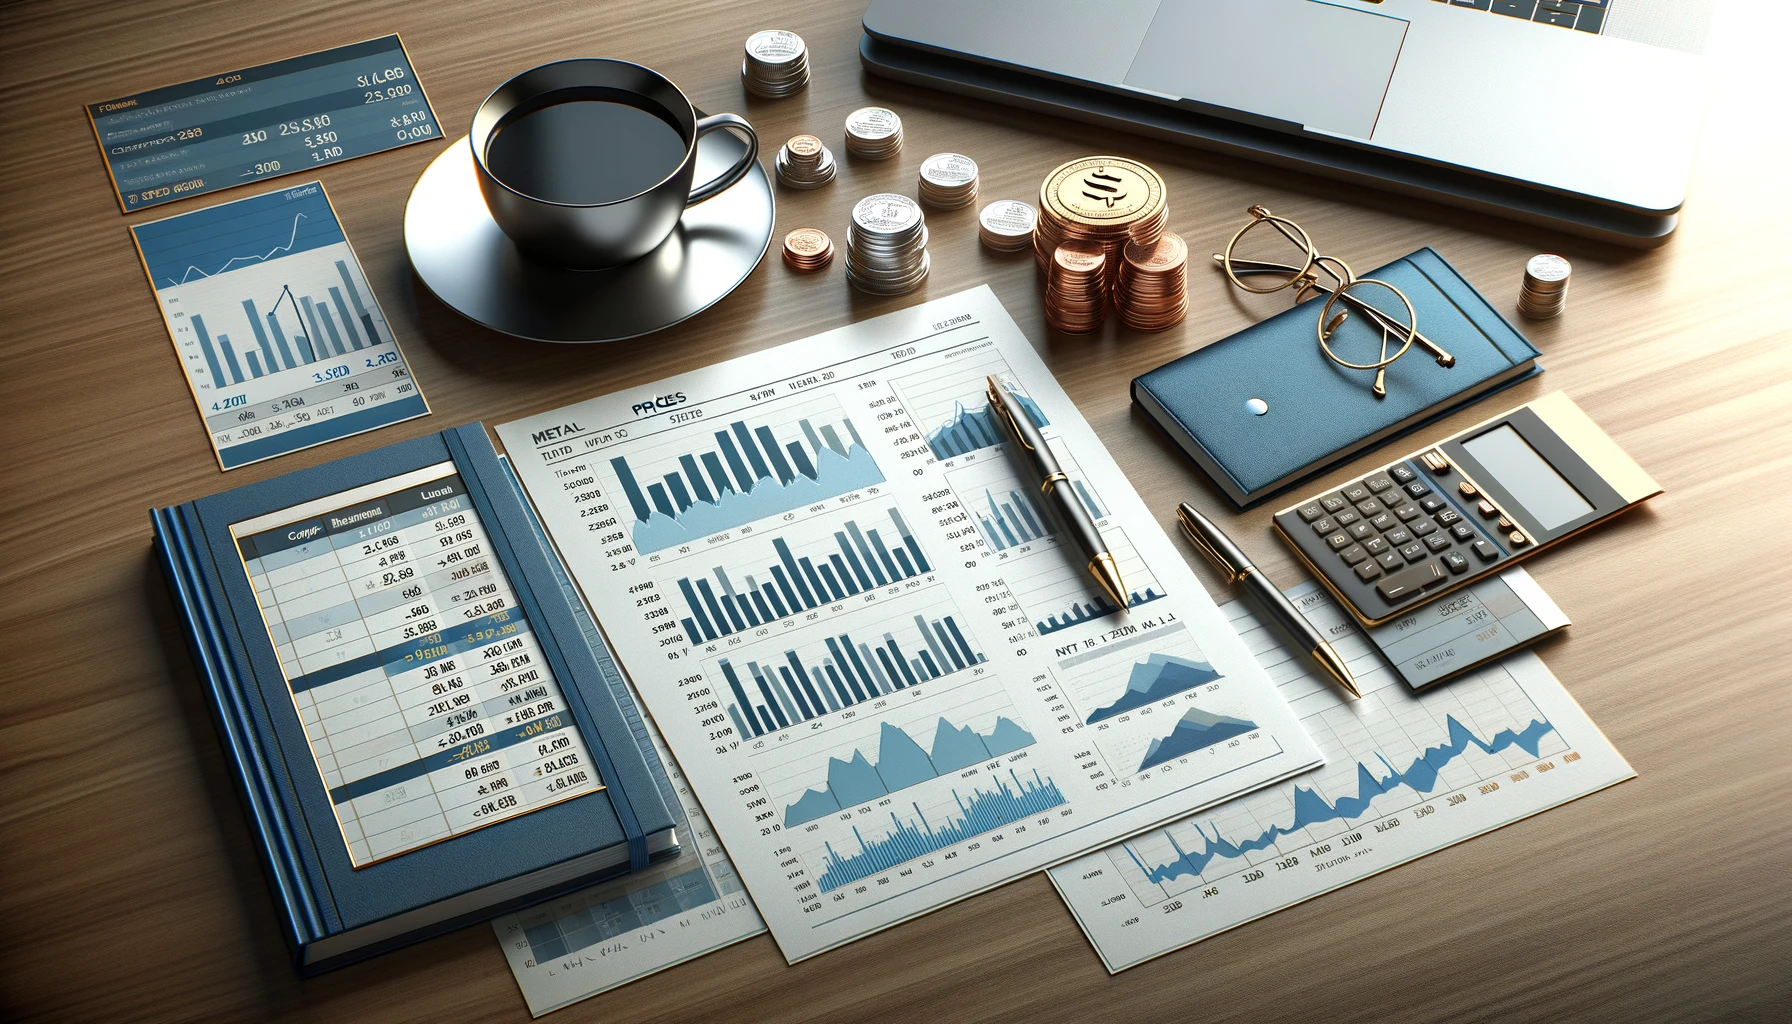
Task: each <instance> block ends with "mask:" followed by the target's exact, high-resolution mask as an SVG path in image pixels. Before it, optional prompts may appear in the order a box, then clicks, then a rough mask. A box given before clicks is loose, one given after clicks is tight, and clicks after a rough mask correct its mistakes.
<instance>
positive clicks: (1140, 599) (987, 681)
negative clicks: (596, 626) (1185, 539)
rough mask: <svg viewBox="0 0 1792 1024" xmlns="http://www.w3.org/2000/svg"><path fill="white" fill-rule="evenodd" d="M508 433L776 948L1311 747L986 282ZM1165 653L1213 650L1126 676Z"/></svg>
mask: <svg viewBox="0 0 1792 1024" xmlns="http://www.w3.org/2000/svg"><path fill="white" fill-rule="evenodd" d="M986 375H994V376H997V377H998V378H999V379H1000V380H1001V381H1003V382H1004V386H1005V387H1007V388H1008V389H1009V390H1010V391H1011V392H1012V393H1013V394H1015V395H1017V396H1020V397H1021V398H1023V399H1024V402H1023V405H1025V406H1027V407H1028V408H1029V409H1031V410H1032V412H1030V413H1029V415H1032V416H1034V417H1035V419H1036V420H1037V421H1038V422H1040V423H1041V424H1044V426H1043V427H1042V429H1044V430H1046V431H1047V432H1048V434H1049V436H1050V437H1051V439H1052V443H1053V445H1054V447H1056V448H1057V449H1058V450H1059V451H1060V452H1061V457H1062V459H1063V461H1064V462H1065V464H1066V465H1069V466H1074V467H1075V476H1076V479H1077V481H1078V483H1079V484H1080V487H1079V489H1078V491H1077V493H1078V494H1079V495H1080V500H1083V501H1084V502H1086V503H1087V505H1088V507H1089V510H1090V511H1091V512H1092V513H1093V514H1094V515H1096V516H1098V517H1099V519H1100V522H1101V529H1102V532H1103V535H1104V536H1106V537H1107V538H1108V541H1109V544H1110V545H1111V546H1112V547H1113V549H1114V550H1115V553H1116V555H1117V556H1118V558H1119V561H1120V567H1121V572H1122V574H1123V575H1124V577H1125V579H1126V581H1127V583H1128V585H1129V587H1128V589H1129V591H1130V592H1131V593H1132V597H1131V599H1130V600H1128V601H1127V604H1128V606H1129V607H1127V608H1117V607H1114V606H1113V605H1111V604H1109V603H1108V602H1107V601H1106V600H1104V599H1103V598H1102V597H1101V596H1100V595H1098V594H1094V593H1092V592H1091V591H1092V589H1093V587H1094V584H1093V581H1092V580H1090V579H1089V577H1088V574H1087V573H1086V572H1085V571H1084V570H1083V567H1082V566H1081V565H1080V564H1073V563H1072V561H1071V560H1070V559H1069V558H1067V556H1066V552H1065V550H1064V547H1063V545H1061V544H1060V543H1059V542H1058V540H1057V539H1056V537H1055V536H1054V531H1055V529H1056V528H1055V527H1054V526H1053V525H1052V523H1051V521H1049V520H1048V519H1047V513H1046V512H1045V511H1044V510H1042V509H1041V508H1040V507H1039V506H1038V505H1037V504H1036V503H1029V502H1027V501H1026V499H1025V496H1024V495H1025V493H1026V492H1027V491H1035V492H1036V491H1037V487H1036V486H1032V487H1029V486H1026V485H1023V484H1022V483H1021V482H1020V480H1019V479H1017V478H1016V476H1015V474H1014V472H1013V471H1012V469H1011V468H1010V467H1009V466H1008V465H1007V454H1006V448H1005V446H1002V445H999V444H991V443H988V442H991V441H992V440H993V435H991V434H990V432H989V427H990V424H989V423H988V422H987V413H986V412H984V411H983V405H984V403H983V402H982V400H981V397H980V396H983V395H984V393H985V391H984V388H985V377H986ZM942 428H943V429H942ZM929 435H932V437H931V440H930V438H929ZM498 436H499V437H500V438H501V439H502V441H503V443H504V447H505V449H506V452H507V453H508V455H509V457H510V459H511V460H512V462H513V463H514V464H515V466H516V468H517V473H518V475H519V476H520V477H521V478H522V480H523V483H524V486H525V488H526V489H527V491H528V494H529V498H530V500H531V501H532V502H534V503H535V504H536V506H537V508H538V510H539V511H540V514H541V519H542V521H543V522H544V523H545V524H546V526H547V528H548V531H549V533H550V535H551V537H552V540H553V542H554V545H555V547H556V548H557V549H558V551H559V552H560V554H561V555H562V556H563V557H564V558H565V560H566V564H567V567H568V569H569V570H570V572H571V574H572V576H573V578H574V579H575V581H576V582H577V584H578V586H579V589H580V592H581V593H582V594H583V595H584V596H585V598H586V599H587V600H588V601H589V602H590V603H591V606H592V610H593V612H594V613H595V614H596V615H597V616H598V618H599V620H600V621H601V622H602V623H603V625H604V635H605V639H606V640H607V641H608V642H609V643H610V645H611V646H612V648H613V649H614V650H615V651H616V653H617V656H618V658H619V659H620V660H621V662H622V663H623V664H624V665H625V666H627V668H628V670H629V673H630V675H631V676H632V677H633V678H634V679H635V681H636V682H637V684H638V686H639V690H640V693H641V697H642V700H643V701H644V702H645V703H646V705H647V707H648V709H649V710H650V711H651V712H652V716H653V720H654V722H655V724H656V725H658V726H659V727H660V729H661V730H662V731H663V734H664V736H665V737H666V740H667V742H668V743H669V744H670V745H671V748H672V750H673V752H674V753H675V754H676V755H677V759H678V763H679V765H680V767H681V768H682V769H683V770H684V772H685V773H686V777H687V778H689V779H690V781H691V784H692V785H693V786H694V787H695V790H696V793H697V796H698V797H699V798H700V799H701V801H702V804H703V809H704V811H705V812H706V814H707V815H708V818H709V820H710V821H711V822H713V823H714V824H715V828H716V832H717V835H718V836H719V837H720V839H721V841H722V842H723V843H725V844H726V846H727V850H728V853H729V855H730V857H731V859H732V862H733V864H734V866H735V868H736V870H738V872H739V874H740V877H741V879H742V880H743V881H744V882H745V884H746V886H747V890H748V891H749V892H750V893H751V894H752V897H753V902H754V904H755V905H756V906H757V907H758V908H759V911H760V913H761V914H763V915H764V918H765V921H766V924H767V926H768V927H769V928H770V929H771V932H772V934H773V936H774V937H775V938H776V939H777V941H778V945H779V948H780V949H782V950H783V952H784V954H785V956H786V957H788V958H789V959H790V960H792V961H795V960H800V959H803V958H805V957H808V956H813V955H815V954H817V953H820V952H822V951H824V950H827V949H831V948H833V947H835V946H838V945H840V944H842V943H845V942H850V941H852V940H853V939H856V938H858V937H860V936H863V935H868V934H871V933H872V932H875V931H877V930H879V929H882V928H885V927H888V926H889V925H891V924H894V923H896V922H898V921H901V920H904V919H907V918H910V917H914V916H916V915H918V914H924V913H927V912H928V911H930V910H932V909H934V908H935V907H939V906H942V905H944V904H946V903H949V902H951V901H953V900H957V899H961V898H963V897H965V896H967V895H969V894H971V893H973V892H977V891H979V890H982V889H986V888H989V887H991V886H995V885H1000V884H1002V883H1004V882H1007V881H1010V880H1012V879H1015V878H1018V877H1021V876H1022V875H1025V874H1028V873H1030V872H1034V871H1038V870H1041V869H1043V868H1044V867H1045V866H1046V865H1048V864H1053V863H1057V862H1059V861H1061V860H1063V859H1064V858H1066V857H1071V856H1075V855H1077V854H1078V853H1080V852H1083V851H1086V850H1089V849H1092V848H1097V847H1101V846H1104V845H1106V844H1107V843H1110V842H1113V841H1115V840H1117V839H1119V838H1121V837H1123V836H1129V835H1134V834H1136V833H1138V832H1139V831H1141V830H1144V829H1148V828H1151V827H1154V826H1159V825H1162V824H1164V823H1166V822H1169V821H1174V820H1176V819H1179V818H1182V817H1185V816H1187V815H1188V814H1189V813H1191V812H1193V811H1194V810H1196V809H1198V808H1201V807H1205V806H1208V805H1210V804H1212V803H1215V802H1217V801H1220V800H1224V799H1227V798H1229V797H1232V796H1235V795H1237V794H1239V793H1241V792H1244V791H1246V790H1249V789H1252V788H1255V787H1259V786H1264V785H1269V784H1272V783H1275V782H1278V781H1281V780H1283V779H1286V778H1289V777H1290V776H1292V775H1294V774H1296V773H1299V772H1301V771H1304V770H1306V769H1308V768H1311V767H1313V766H1314V765H1316V764H1318V763H1319V752H1318V748H1317V747H1316V746H1314V744H1313V743H1312V741H1311V740H1310V739H1309V738H1308V737H1307V735H1306V733H1305V732H1304V731H1302V729H1301V728H1300V726H1299V724H1298V722H1297V721H1296V720H1295V718H1294V716H1293V714H1292V712H1290V710H1289V709H1288V707H1287V706H1286V705H1285V704H1284V703H1282V701H1281V700H1280V699H1279V698H1278V697H1277V695H1276V692H1275V688H1274V684H1273V683H1271V682H1270V680H1269V677H1268V676H1267V675H1266V674H1265V673H1264V672H1263V670H1262V669H1261V668H1260V667H1259V666H1258V665H1257V663H1256V662H1255V661H1254V660H1253V659H1252V658H1251V655H1250V652H1249V651H1248V650H1246V649H1245V647H1244V645H1243V643H1242V642H1241V641H1240V640H1239V638H1238V635H1237V634H1236V633H1235V632H1234V631H1233V630H1232V627H1231V626H1230V625H1228V623H1227V622H1226V619H1225V617H1224V616H1222V615H1221V614H1220V612H1219V609H1218V607H1217V606H1216V605H1214V604H1213V602H1212V601H1211V600H1210V599H1209V598H1208V597H1207V594H1206V592H1205V591H1204V590H1203V589H1202V588H1201V586H1200V585H1199V584H1198V583H1197V582H1196V580H1195V579H1194V576H1193V574H1192V573H1191V572H1190V571H1189V569H1188V566H1187V563H1185V562H1184V561H1183V559H1182V556H1181V555H1180V554H1179V553H1178V551H1177V549H1176V547H1175V545H1174V544H1173V543H1172V542H1171V540H1170V538H1168V537H1167V536H1165V534H1164V532H1163V529H1162V528H1161V527H1160V526H1159V525H1158V524H1157V521H1156V519H1155V518H1154V517H1153V516H1152V515H1151V514H1150V512H1149V511H1148V510H1147V509H1146V508H1145V505H1144V502H1143V501H1141V500H1140V499H1139V496H1138V494H1137V492H1135V491H1134V490H1133V489H1132V487H1131V485H1130V484H1129V483H1128V482H1127V479H1126V476H1125V475H1124V474H1123V473H1121V472H1120V468H1119V466H1118V465H1117V464H1115V462H1114V459H1113V458H1112V456H1111V455H1109V453H1108V452H1107V451H1106V449H1104V448H1103V447H1102V446H1101V442H1100V440H1099V439H1098V438H1097V437H1096V436H1095V432H1094V431H1093V430H1092V429H1091V428H1090V427H1089V424H1088V423H1087V422H1086V421H1084V420H1083V418H1082V417H1081V416H1080V415H1079V414H1078V412H1077V409H1076V406H1075V404H1074V403H1072V402H1071V401H1070V399H1069V397H1068V396H1067V395H1065V394H1064V391H1063V389H1062V388H1060V387H1059V386H1058V384H1057V382H1056V381H1055V380H1053V379H1052V376H1051V373H1050V372H1049V371H1048V370H1047V369H1046V367H1045V365H1044V363H1043V362H1042V361H1041V360H1040V358H1039V355H1038V353H1037V352H1036V351H1035V350H1034V348H1033V346H1032V345H1031V344H1030V343H1029V342H1028V341H1027V339H1026V337H1025V336H1024V335H1022V334H1021V332H1020V329H1019V328H1018V327H1017V326H1016V325H1015V324H1014V321H1013V320H1012V319H1010V318H1009V317H1008V315H1007V313H1006V312H1005V311H1004V310H1003V309H1002V307H1001V304H1000V303H999V302H997V301H996V299H995V296H994V294H993V293H992V292H991V291H990V290H989V289H987V288H978V289H974V290H972V291H968V292H964V293H962V294H959V295H955V296H949V297H946V298H943V299H938V300H935V301H932V302H924V303H920V304H918V305H915V306H912V307H910V308H908V309H903V310H898V311H896V312H893V313H889V314H886V315H884V316H881V317H877V318H875V319H871V320H866V321H863V322H860V323H855V324H852V325H850V326H847V327H842V328H839V329H836V330H832V331H829V332H827V333H825V334H820V335H817V336H815V337H812V338H807V339H805V340H802V341H797V342H792V343H790V344H788V345H783V346H779V347H776V348H771V349H766V350H763V351H759V352H755V353H752V354H750V355H746V356H742V357H740V358H737V359H732V360H729V361H727V362H725V363H721V364H719V365H716V366H711V367H707V368H704V369H700V370H695V371H692V372H690V373H685V374H681V375H679V376H676V377H669V378H667V379H665V380H660V381H654V382H651V383H640V384H637V385H634V386H631V387H630V388H629V390H628V391H626V392H622V393H618V394H613V395H605V396H602V397H599V398H593V399H589V400H587V401H583V402H579V403H577V404H574V405H571V406H568V407H566V408H563V409H557V410H553V411H551V412H546V413H542V414H540V415H537V416H533V417H530V418H529V419H526V420H521V421H518V422H515V423H506V424H502V425H500V426H499V427H498ZM1147 566H1150V567H1151V568H1150V569H1147ZM1140 638H1144V639H1140ZM1140 645H1143V646H1140ZM1153 645H1155V646H1153ZM1153 654H1162V655H1165V656H1173V657H1175V658H1179V659H1185V660H1187V661H1189V662H1191V663H1199V664H1201V665H1205V666H1207V668H1208V669H1209V670H1210V671H1211V673H1212V677H1213V678H1211V679H1207V678H1206V677H1205V676H1203V677H1201V678H1202V679H1204V680H1206V681H1203V682H1200V683H1195V682H1194V678H1195V676H1194V675H1192V674H1189V673H1190V672H1192V671H1193V670H1190V669H1186V668H1183V667H1180V666H1179V667H1176V668H1174V669H1170V668H1166V669H1164V670H1163V671H1162V672H1161V673H1160V674H1161V675H1162V679H1161V680H1159V681H1157V682H1155V683H1150V684H1145V685H1144V689H1143V690H1141V691H1140V695H1139V696H1137V697H1134V698H1127V697H1125V696H1124V695H1125V692H1126V689H1127V685H1128V683H1127V679H1126V672H1127V670H1128V669H1129V667H1130V665H1131V664H1132V662H1133V660H1146V659H1148V658H1149V657H1150V656H1151V655H1153ZM1103 659H1111V660H1112V663H1113V664H1115V665H1117V666H1118V668H1117V669H1113V670H1109V669H1108V668H1106V664H1107V662H1104V661H1103ZM1097 662H1102V665H1101V666H1096V663H1097ZM1097 675H1100V676H1101V678H1100V679H1096V678H1094V677H1095V676H1097ZM1074 687H1081V689H1073V688H1074ZM1172 691H1174V692H1172ZM1116 701H1119V702H1121V706H1120V707H1118V708H1116V709H1114V710H1113V711H1112V712H1111V713H1110V714H1109V715H1107V716H1106V717H1101V718H1098V719H1097V720H1095V721H1094V722H1092V723H1091V722H1090V721H1088V720H1087V719H1088V716H1089V714H1090V712H1092V711H1094V710H1095V709H1096V708H1099V707H1101V706H1105V705H1109V704H1114V703H1115V702H1116ZM1139 701H1142V703H1138V706H1134V703H1132V702H1139ZM1190 708H1199V710H1200V711H1201V712H1204V713H1206V714H1210V715H1213V716H1224V717H1223V718H1219V717H1216V718H1215V719H1213V720H1212V721H1203V722H1202V723H1201V724H1203V725H1204V726H1205V731H1204V732H1202V733H1201V734H1200V736H1195V735H1194V734H1193V733H1192V731H1191V730H1192V728H1193V725H1194V724H1196V723H1195V719H1194V718H1190V719H1189V722H1188V723H1187V724H1185V725H1184V726H1183V728H1182V729H1181V730H1180V731H1179V732H1178V731H1176V727H1177V725H1178V721H1179V719H1181V718H1182V717H1184V716H1186V715H1188V714H1189V709H1190ZM1240 723H1242V724H1243V725H1244V726H1247V727H1248V728H1247V729H1246V731H1244V732H1242V733H1238V734H1235V735H1223V734H1225V733H1226V732H1227V731H1228V730H1231V729H1236V728H1238V727H1239V724H1240ZM1201 739H1206V740H1207V741H1208V742H1206V743H1205V745H1202V744H1201V743H1200V742H1198V741H1199V740H1201ZM1154 740H1157V741H1160V742H1159V745H1158V748H1157V750H1156V751H1155V753H1154V752H1153V751H1152V747H1151V744H1152V742H1153V741H1154ZM1150 757H1156V758H1158V760H1156V761H1154V762H1153V764H1152V766H1151V767H1149V768H1147V769H1145V770H1141V769H1140V765H1141V764H1142V763H1143V762H1145V761H1146V760H1147V759H1148V758H1150ZM544 934H545V933H544ZM545 941H546V942H547V943H548V945H547V946H545V947H544V948H552V946H551V942H552V936H551V935H549V936H548V938H547V939H546V940H545Z"/></svg>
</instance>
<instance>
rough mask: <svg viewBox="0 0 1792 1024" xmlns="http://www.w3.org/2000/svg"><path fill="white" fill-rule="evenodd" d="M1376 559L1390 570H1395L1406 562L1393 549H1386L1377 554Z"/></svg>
mask: <svg viewBox="0 0 1792 1024" xmlns="http://www.w3.org/2000/svg"><path fill="white" fill-rule="evenodd" d="M1375 560H1376V561H1377V562H1379V563H1381V567H1382V568H1383V569H1386V570H1387V571H1389V572H1393V571H1395V570H1397V569H1399V568H1401V567H1402V566H1404V565H1405V564H1406V563H1405V562H1404V561H1402V560H1401V558H1400V556H1399V555H1396V554H1395V553H1393V552H1392V551H1384V552H1382V553H1381V554H1379V555H1376V556H1375Z"/></svg>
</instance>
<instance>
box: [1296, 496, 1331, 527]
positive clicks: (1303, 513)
mask: <svg viewBox="0 0 1792 1024" xmlns="http://www.w3.org/2000/svg"><path fill="white" fill-rule="evenodd" d="M1295 511H1296V512H1298V513H1300V517H1301V518H1302V519H1304V520H1306V521H1307V522H1309V523H1310V522H1312V521H1313V520H1315V519H1318V518H1319V517H1320V516H1322V515H1325V509H1324V508H1322V507H1320V505H1319V503H1318V502H1317V501H1309V502H1307V503H1306V504H1305V505H1302V506H1301V507H1300V508H1297V509H1295Z"/></svg>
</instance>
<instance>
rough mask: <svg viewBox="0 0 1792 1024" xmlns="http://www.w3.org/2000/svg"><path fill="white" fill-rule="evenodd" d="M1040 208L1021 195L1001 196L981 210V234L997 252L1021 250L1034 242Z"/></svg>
mask: <svg viewBox="0 0 1792 1024" xmlns="http://www.w3.org/2000/svg"><path fill="white" fill-rule="evenodd" d="M1038 222H1039V211H1038V210H1035V209H1033V208H1032V207H1031V206H1028V205H1027V204H1026V203H1023V202H1021V201H1020V200H1018V199H998V200H996V201H995V202H993V203H990V204H989V205H988V206H985V207H984V208H983V209H981V210H979V211H977V237H979V238H981V239H983V244H984V245H987V246H989V247H990V248H991V249H994V250H996V251H997V252H1020V251H1021V250H1022V249H1027V248H1031V247H1032V245H1033V226H1034V225H1035V224H1037V223H1038Z"/></svg>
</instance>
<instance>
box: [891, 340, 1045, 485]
mask: <svg viewBox="0 0 1792 1024" xmlns="http://www.w3.org/2000/svg"><path fill="white" fill-rule="evenodd" d="M990 376H994V377H995V378H996V379H997V380H999V381H1001V382H1002V386H1003V387H1004V388H1006V389H1007V390H1008V393H1009V394H1012V395H1013V396H1014V397H1015V398H1016V399H1018V400H1019V402H1020V405H1021V408H1023V409H1025V410H1026V411H1027V415H1028V416H1029V417H1031V418H1032V420H1033V425H1034V426H1037V427H1044V426H1047V425H1048V424H1049V423H1050V422H1051V421H1050V420H1048V419H1047V418H1046V415H1045V412H1044V411H1043V410H1041V409H1040V408H1039V406H1038V404H1037V403H1035V402H1034V401H1033V399H1032V398H1031V397H1029V396H1028V395H1027V393H1026V391H1025V389H1023V388H1022V387H1021V386H1020V384H1019V383H1018V382H1017V381H1016V380H1015V379H1014V376H1013V374H1011V373H1010V372H1009V370H1008V363H1007V361H1006V360H1004V359H1003V358H1002V357H1001V356H1000V355H999V354H997V353H996V352H994V351H993V350H992V351H989V352H985V353H977V354H975V355H972V356H968V357H964V358H961V359H959V360H957V361H955V362H953V363H950V364H948V365H945V366H941V367H937V368H934V369H931V370H928V371H924V372H922V373H918V374H914V375H912V376H908V377H904V378H902V379H901V380H898V381H897V382H896V384H895V387H896V392H897V394H898V395H900V396H901V398H902V402H903V408H904V409H905V410H907V412H908V415H909V418H910V419H911V420H913V421H914V422H915V423H916V424H917V425H918V426H920V427H921V428H922V430H924V431H925V432H926V437H927V446H928V447H929V448H931V449H932V450H933V456H934V458H936V459H939V460H940V461H942V462H944V461H945V460H947V459H953V458H957V457H958V456H960V455H966V454H969V453H971V452H974V451H976V450H978V449H980V448H989V447H991V446H994V445H998V444H1001V443H1002V441H1003V434H1002V428H1001V425H1000V424H999V423H997V422H996V419H995V414H994V413H993V412H991V411H990V409H989V399H988V398H987V397H986V396H985V394H984V387H985V379H986V378H987V377H990Z"/></svg>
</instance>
